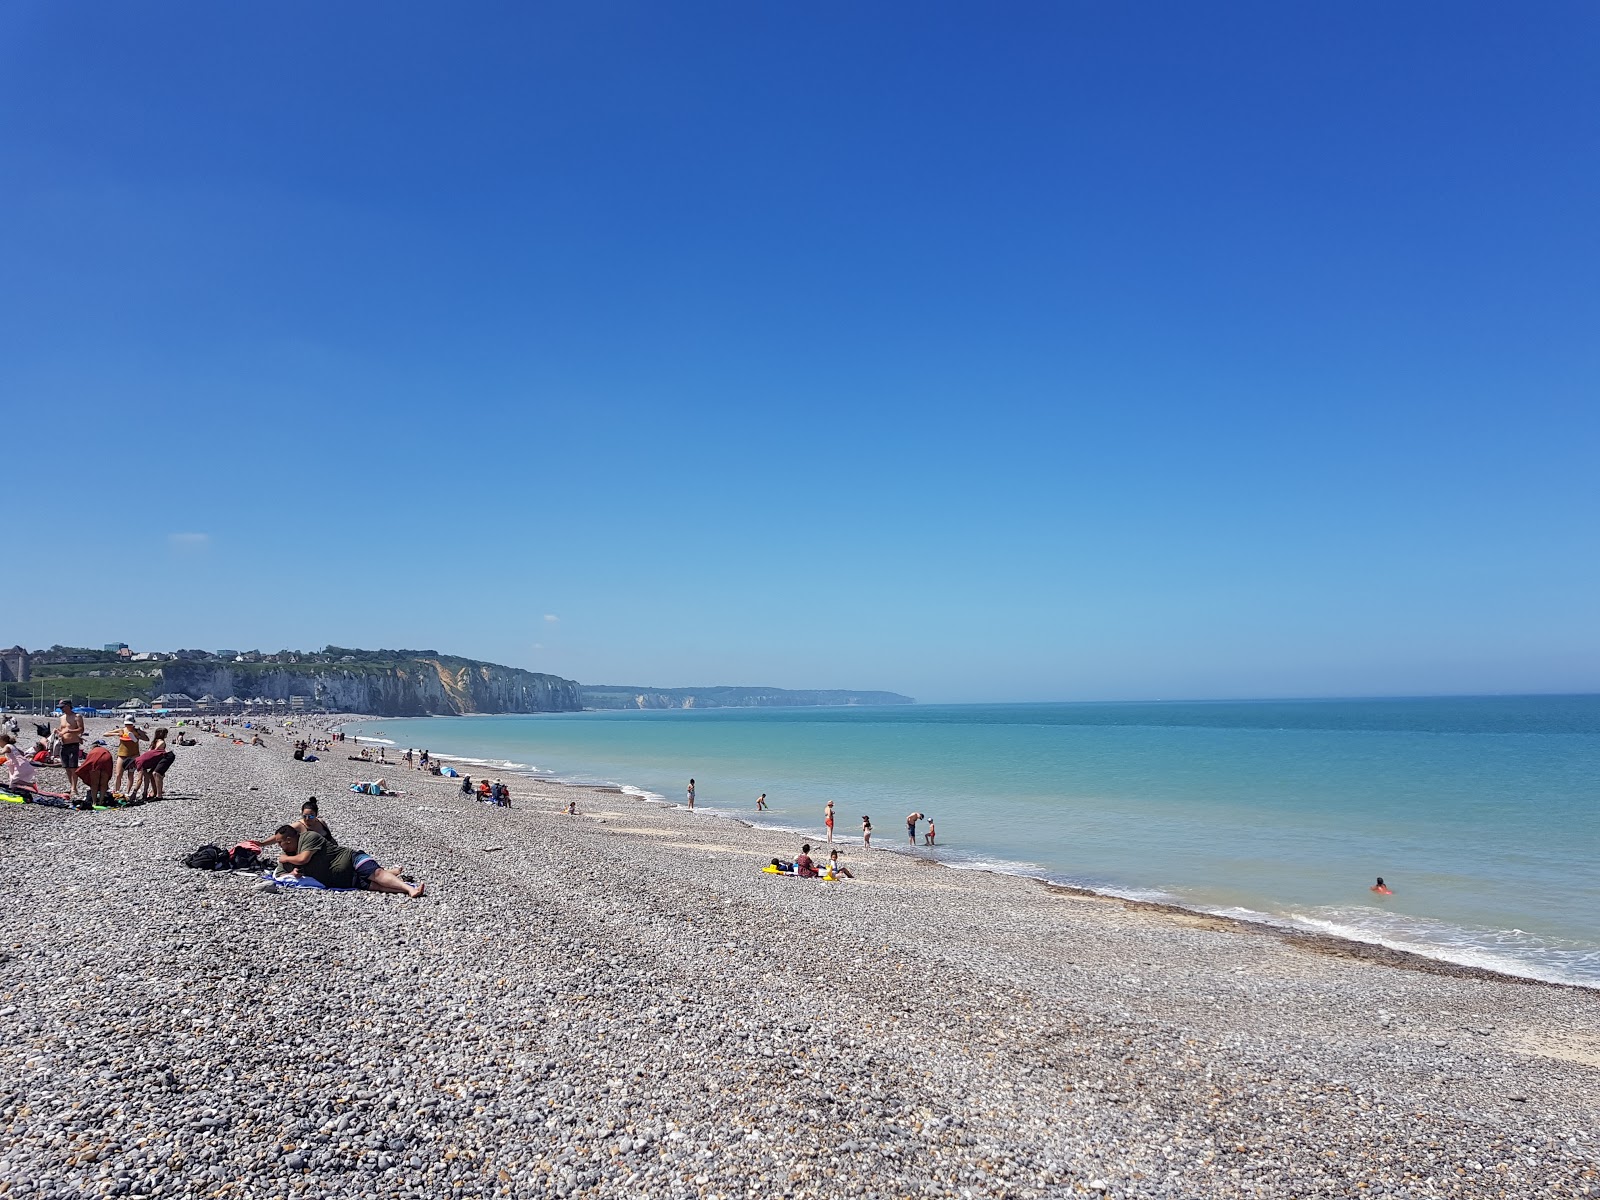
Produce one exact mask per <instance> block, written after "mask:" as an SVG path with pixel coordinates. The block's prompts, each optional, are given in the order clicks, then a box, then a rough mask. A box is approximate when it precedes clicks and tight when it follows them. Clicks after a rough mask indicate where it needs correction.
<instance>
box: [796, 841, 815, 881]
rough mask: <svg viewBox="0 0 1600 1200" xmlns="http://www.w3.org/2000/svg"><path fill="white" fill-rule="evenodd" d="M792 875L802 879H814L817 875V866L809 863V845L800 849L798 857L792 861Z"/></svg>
mask: <svg viewBox="0 0 1600 1200" xmlns="http://www.w3.org/2000/svg"><path fill="white" fill-rule="evenodd" d="M794 873H795V874H796V875H798V876H800V878H802V879H815V878H816V877H817V875H818V874H819V872H818V870H817V864H816V863H814V862H812V861H811V843H810V842H806V843H805V844H804V845H803V846H801V847H800V857H798V858H796V859H795V860H794Z"/></svg>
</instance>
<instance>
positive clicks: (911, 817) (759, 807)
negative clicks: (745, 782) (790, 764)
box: [685, 779, 939, 850]
mask: <svg viewBox="0 0 1600 1200" xmlns="http://www.w3.org/2000/svg"><path fill="white" fill-rule="evenodd" d="M685 794H686V798H687V801H688V808H689V811H690V812H693V811H694V799H695V782H694V780H693V779H690V780H689V786H688V787H687V788H686V789H685ZM768 807H770V806H769V805H768V804H767V794H766V793H765V792H762V793H761V794H760V795H759V796H757V797H756V811H757V812H766V811H767V809H768ZM833 810H834V804H833V801H832V800H829V801H828V802H827V803H826V804H824V805H823V806H822V826H823V828H824V829H826V830H827V836H828V842H829V844H830V845H831V844H832V842H833V822H834V811H833ZM922 822H926V823H927V831H926V832H925V833H924V834H923V838H922V844H923V845H924V846H937V845H938V844H939V843H938V830H937V829H936V828H935V827H934V824H933V818H932V817H930V816H929V815H928V814H927V813H924V812H912V813H907V814H906V839H907V841H909V842H910V843H911V845H913V846H915V845H916V844H917V826H918V824H920V823H922ZM861 844H862V845H863V846H865V847H866V848H867V849H868V850H871V849H872V817H871V816H870V815H868V814H865V813H864V814H862V817H861Z"/></svg>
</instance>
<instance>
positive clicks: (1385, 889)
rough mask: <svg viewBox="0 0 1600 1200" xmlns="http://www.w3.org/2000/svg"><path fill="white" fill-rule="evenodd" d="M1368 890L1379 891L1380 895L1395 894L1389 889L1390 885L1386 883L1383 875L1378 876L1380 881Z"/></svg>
mask: <svg viewBox="0 0 1600 1200" xmlns="http://www.w3.org/2000/svg"><path fill="white" fill-rule="evenodd" d="M1368 891H1373V892H1377V893H1378V895H1380V896H1392V895H1394V893H1393V892H1391V891H1390V890H1389V889H1388V887H1387V886H1386V885H1385V884H1384V882H1383V876H1382V875H1379V876H1378V882H1377V883H1375V884H1373V885H1372V887H1370V888H1369V889H1368Z"/></svg>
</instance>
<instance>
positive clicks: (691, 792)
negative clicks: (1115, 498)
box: [689, 779, 694, 812]
mask: <svg viewBox="0 0 1600 1200" xmlns="http://www.w3.org/2000/svg"><path fill="white" fill-rule="evenodd" d="M689 811H690V812H693V811H694V780H692V779H691V780H689Z"/></svg>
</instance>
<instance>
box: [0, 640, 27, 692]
mask: <svg viewBox="0 0 1600 1200" xmlns="http://www.w3.org/2000/svg"><path fill="white" fill-rule="evenodd" d="M29 666H30V656H29V654H28V652H27V651H26V650H24V649H23V648H22V647H21V646H13V647H11V649H9V650H0V683H27V682H28V672H29Z"/></svg>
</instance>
